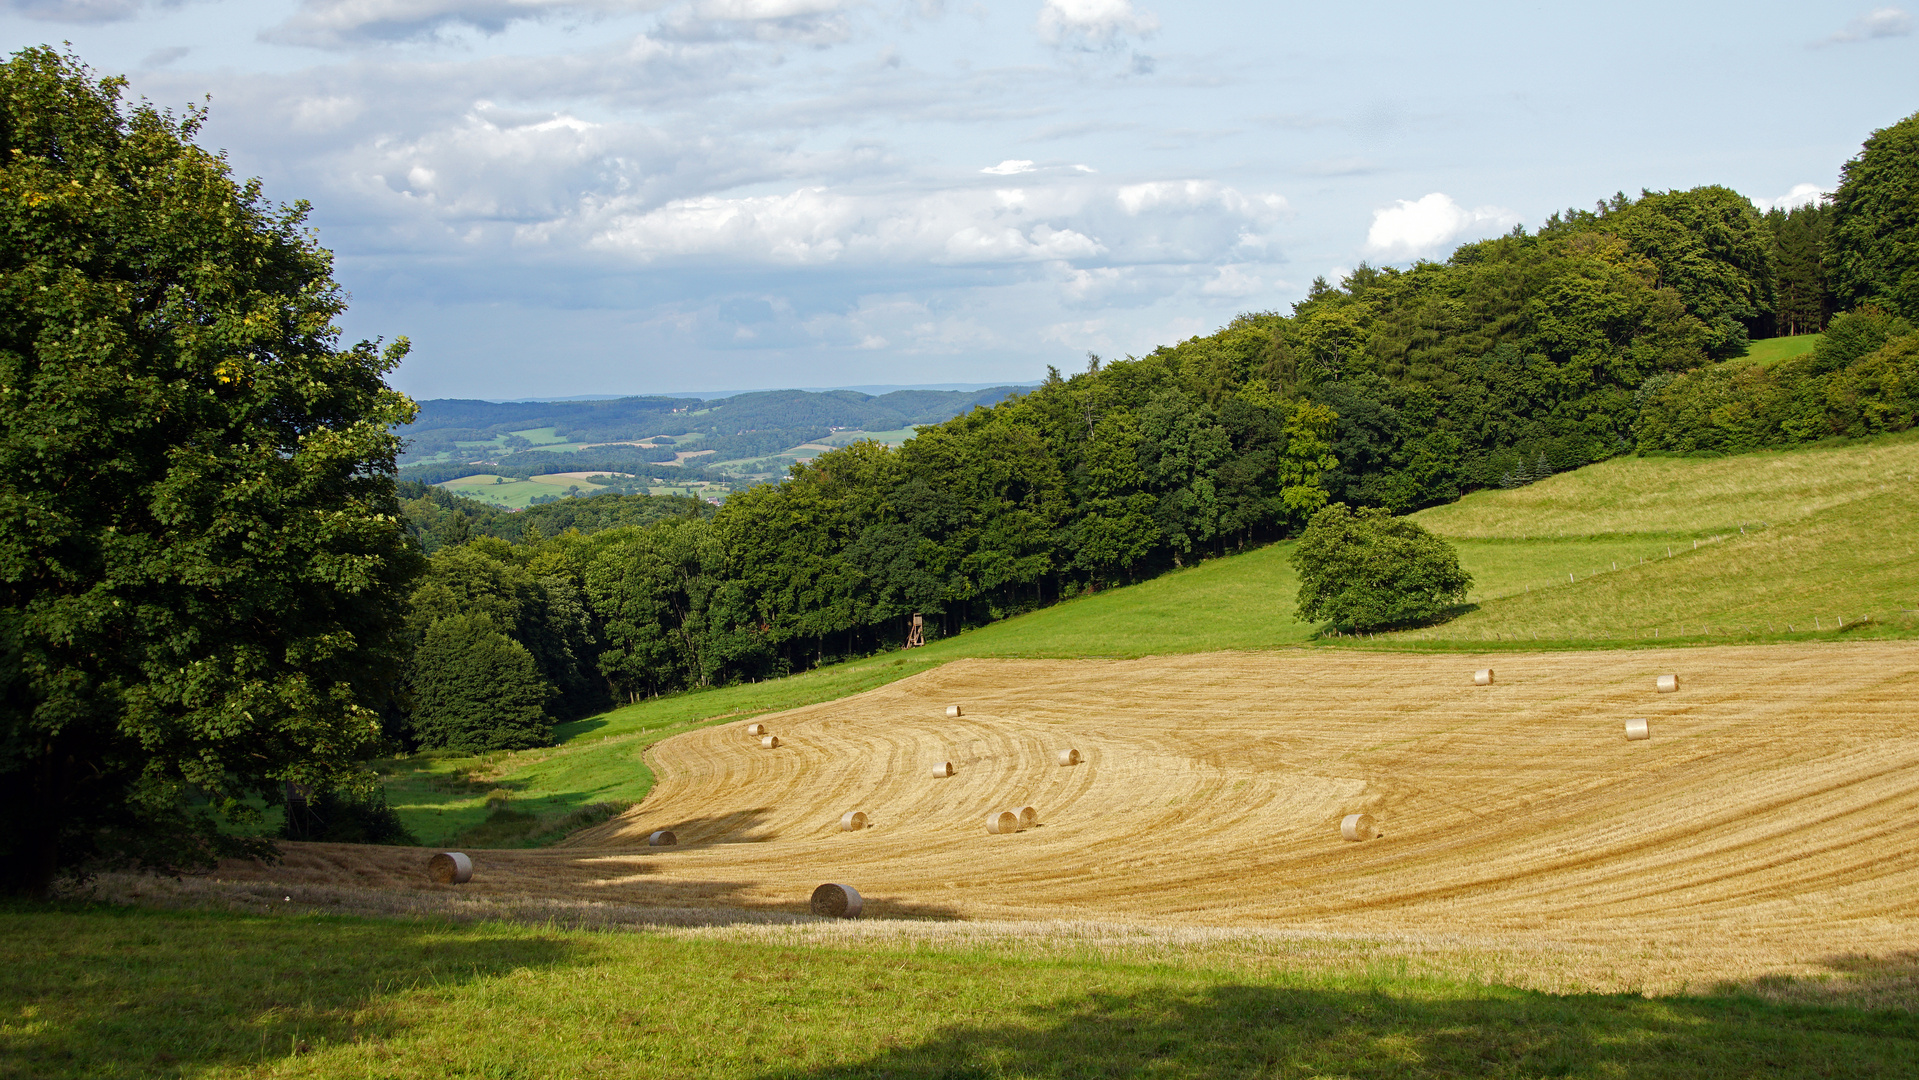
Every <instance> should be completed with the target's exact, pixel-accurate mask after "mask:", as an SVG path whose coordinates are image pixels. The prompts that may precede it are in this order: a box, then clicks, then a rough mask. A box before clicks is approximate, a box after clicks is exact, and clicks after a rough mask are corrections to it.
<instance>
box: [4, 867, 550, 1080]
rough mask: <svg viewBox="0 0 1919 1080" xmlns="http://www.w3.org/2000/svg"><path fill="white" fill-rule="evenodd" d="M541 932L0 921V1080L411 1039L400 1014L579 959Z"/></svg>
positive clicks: (222, 1063) (301, 922) (257, 922)
mask: <svg viewBox="0 0 1919 1080" xmlns="http://www.w3.org/2000/svg"><path fill="white" fill-rule="evenodd" d="M577 948H578V946H577V943H569V942H567V941H566V940H563V939H561V938H558V937H555V936H551V935H547V934H543V933H541V932H539V931H538V930H535V929H515V930H511V931H507V930H503V929H501V928H498V927H493V928H487V929H485V930H475V929H472V928H452V927H449V926H448V925H446V924H422V923H418V922H400V921H391V920H359V919H348V918H337V917H313V918H300V919H287V918H284V917H268V916H236V915H229V914H219V913H207V912H179V911H167V912H159V911H150V910H142V909H139V908H123V907H117V906H105V905H80V904H62V905H57V906H46V905H34V906H10V907H0V964H4V965H5V967H6V969H7V971H8V975H7V977H6V978H5V979H0V1015H3V1016H5V1017H7V1018H8V1020H9V1021H10V1026H11V1031H10V1032H9V1033H8V1034H7V1036H6V1037H5V1039H4V1040H0V1076H4V1077H14V1076H19V1077H35V1078H42V1077H45V1078H53V1077H103V1076H174V1075H185V1074H197V1073H198V1072H200V1071H202V1070H203V1069H208V1068H224V1067H245V1066H251V1065H254V1064H257V1063H261V1062H264V1061H269V1060H276V1059H282V1058H286V1057H288V1056H290V1055H294V1054H301V1053H306V1052H307V1051H309V1050H316V1049H319V1048H320V1047H322V1046H325V1045H328V1044H336V1045H337V1044H340V1043H350V1042H356V1041H375V1042H377V1041H382V1040H387V1039H391V1038H394V1037H396V1036H398V1035H400V1034H402V1033H403V1032H404V1031H405V1030H406V1028H407V1026H408V1024H407V1022H406V1021H405V1020H404V1019H403V1018H402V1013H401V1011H400V1009H399V1008H398V1007H396V1004H395V1002H394V1001H393V998H395V997H397V996H400V995H401V994H404V993H407V992H409V991H412V990H413V989H414V988H419V987H425V988H432V989H431V990H429V991H428V992H429V993H431V992H433V990H437V989H439V988H444V987H455V986H460V985H463V984H467V983H471V982H475V981H479V980H483V979H490V978H494V977H497V976H502V975H505V974H508V973H510V972H512V971H514V970H516V969H520V968H541V967H551V966H555V965H561V964H565V963H567V962H568V961H569V960H570V959H572V958H573V956H574V954H575V950H576V949H577Z"/></svg>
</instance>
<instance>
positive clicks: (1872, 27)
mask: <svg viewBox="0 0 1919 1080" xmlns="http://www.w3.org/2000/svg"><path fill="white" fill-rule="evenodd" d="M1910 33H1912V16H1910V15H1908V14H1906V13H1905V12H1903V11H1901V10H1899V9H1898V8H1895V7H1882V8H1874V9H1873V10H1871V11H1868V12H1867V13H1865V14H1864V15H1861V16H1859V17H1858V18H1856V19H1854V20H1852V21H1851V22H1849V23H1847V24H1846V28H1845V29H1844V30H1841V31H1839V32H1838V33H1836V34H1834V35H1832V36H1831V37H1829V38H1826V39H1824V40H1822V41H1817V42H1814V44H1815V45H1848V44H1851V43H1853V42H1855V41H1870V40H1872V39H1873V38H1891V37H1905V36H1906V35H1907V34H1910Z"/></svg>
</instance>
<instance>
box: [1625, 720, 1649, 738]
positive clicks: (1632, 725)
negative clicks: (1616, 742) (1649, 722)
mask: <svg viewBox="0 0 1919 1080" xmlns="http://www.w3.org/2000/svg"><path fill="white" fill-rule="evenodd" d="M1626 738H1627V739H1629V740H1632V741H1635V742H1636V741H1638V740H1640V739H1650V738H1652V731H1651V730H1649V729H1648V728H1647V727H1646V721H1645V720H1644V719H1639V720H1628V721H1626Z"/></svg>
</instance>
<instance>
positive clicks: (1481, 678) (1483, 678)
mask: <svg viewBox="0 0 1919 1080" xmlns="http://www.w3.org/2000/svg"><path fill="white" fill-rule="evenodd" d="M1492 684H1493V669H1492V668H1481V669H1479V670H1478V671H1475V672H1473V685H1474V686H1491V685H1492Z"/></svg>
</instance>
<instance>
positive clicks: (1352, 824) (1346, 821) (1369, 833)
mask: <svg viewBox="0 0 1919 1080" xmlns="http://www.w3.org/2000/svg"><path fill="white" fill-rule="evenodd" d="M1339 835H1341V836H1343V837H1345V838H1346V839H1348V840H1371V839H1372V838H1373V837H1375V836H1378V835H1379V830H1378V829H1376V828H1374V827H1373V815H1371V814H1347V815H1346V816H1345V817H1343V818H1341V819H1340V821H1339Z"/></svg>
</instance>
